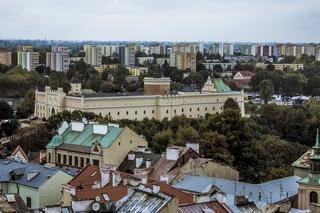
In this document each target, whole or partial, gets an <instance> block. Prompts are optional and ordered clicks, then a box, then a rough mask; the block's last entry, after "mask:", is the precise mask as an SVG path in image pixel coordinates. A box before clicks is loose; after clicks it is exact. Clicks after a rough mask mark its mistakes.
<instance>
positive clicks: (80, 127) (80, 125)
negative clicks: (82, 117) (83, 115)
mask: <svg viewBox="0 0 320 213" xmlns="http://www.w3.org/2000/svg"><path fill="white" fill-rule="evenodd" d="M71 129H72V131H77V132H82V131H83V129H84V123H81V122H71Z"/></svg>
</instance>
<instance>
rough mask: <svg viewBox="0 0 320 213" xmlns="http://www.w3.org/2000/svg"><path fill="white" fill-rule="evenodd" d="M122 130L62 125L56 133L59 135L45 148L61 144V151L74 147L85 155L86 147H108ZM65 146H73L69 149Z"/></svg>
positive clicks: (76, 123) (75, 124)
mask: <svg viewBox="0 0 320 213" xmlns="http://www.w3.org/2000/svg"><path fill="white" fill-rule="evenodd" d="M95 127H98V128H95ZM123 130H124V128H121V127H115V126H107V125H99V124H84V123H78V122H72V123H71V124H68V123H64V124H63V125H62V126H61V127H60V129H59V131H58V132H59V133H60V134H57V135H55V136H54V137H53V138H52V140H51V142H50V143H49V144H48V145H47V148H55V147H58V146H61V145H62V144H63V145H62V146H61V148H63V149H70V148H73V147H74V148H77V149H79V150H80V151H81V152H85V153H86V152H88V148H86V147H91V146H92V145H94V144H100V145H101V146H102V147H103V148H107V147H110V146H111V145H112V144H113V142H114V141H115V140H116V138H117V137H118V136H119V135H120V134H121V133H122V131H123ZM66 144H70V145H71V144H72V145H75V146H72V147H70V146H68V145H66ZM77 145H78V146H77ZM83 146H84V147H83ZM59 148H60V147H59Z"/></svg>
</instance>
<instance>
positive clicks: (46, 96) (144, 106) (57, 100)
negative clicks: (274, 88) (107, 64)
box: [35, 89, 244, 120]
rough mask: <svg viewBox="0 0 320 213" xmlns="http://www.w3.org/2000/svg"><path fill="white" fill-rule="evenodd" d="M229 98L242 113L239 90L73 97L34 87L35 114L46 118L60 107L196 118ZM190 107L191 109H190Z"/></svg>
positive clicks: (132, 116)
mask: <svg viewBox="0 0 320 213" xmlns="http://www.w3.org/2000/svg"><path fill="white" fill-rule="evenodd" d="M228 98H233V99H235V100H236V101H237V102H238V104H239V106H240V109H241V112H242V115H244V102H243V93H242V92H230V93H198V92H188V93H181V94H177V95H169V96H156V95H153V96H143V95H141V96H125V97H123V96H120V97H94V98H92V97H91V98H84V97H74V96H66V94H65V93H63V91H61V90H60V91H59V92H54V91H51V90H49V89H47V91H46V92H39V91H36V104H35V115H36V116H38V117H45V118H49V117H50V116H51V115H52V114H53V109H54V112H55V113H57V112H61V111H63V110H68V111H74V110H83V111H88V112H93V113H96V114H100V113H101V114H102V115H103V116H106V115H109V116H111V117H112V118H113V119H115V120H118V119H131V120H135V119H136V120H142V119H143V118H146V117H147V118H150V119H151V118H155V119H158V120H162V119H163V118H165V117H167V118H168V119H171V118H172V117H174V116H176V115H182V114H184V115H186V117H188V118H198V117H200V116H205V114H206V113H210V114H214V113H216V112H221V111H222V110H223V108H222V107H223V104H224V102H225V101H226V100H227V99H228ZM190 109H191V110H190Z"/></svg>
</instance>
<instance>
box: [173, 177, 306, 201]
mask: <svg viewBox="0 0 320 213" xmlns="http://www.w3.org/2000/svg"><path fill="white" fill-rule="evenodd" d="M299 179H300V177H298V176H289V177H286V178H281V179H276V180H272V181H269V182H265V183H260V184H251V183H245V182H240V181H234V180H227V179H222V178H212V177H205V176H192V175H188V176H185V177H183V178H182V179H181V180H180V181H179V182H178V183H176V184H174V185H173V186H174V187H176V188H178V189H181V190H185V191H190V192H197V193H206V192H208V191H209V189H210V188H211V187H212V186H215V187H216V188H217V189H218V190H219V191H222V192H224V193H226V194H230V195H246V196H247V197H248V198H249V201H263V202H266V203H277V202H279V201H281V200H284V199H287V198H290V197H292V196H295V195H297V194H298V183H297V181H298V180H299Z"/></svg>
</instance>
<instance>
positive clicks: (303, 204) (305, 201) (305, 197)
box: [298, 184, 320, 209]
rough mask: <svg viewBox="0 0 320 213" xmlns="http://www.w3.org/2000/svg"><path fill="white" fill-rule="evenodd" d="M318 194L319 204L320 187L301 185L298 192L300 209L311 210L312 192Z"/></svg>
mask: <svg viewBox="0 0 320 213" xmlns="http://www.w3.org/2000/svg"><path fill="white" fill-rule="evenodd" d="M313 191H314V192H317V193H318V203H320V202H319V200H320V185H307V184H299V190H298V193H299V194H298V207H299V209H309V208H310V206H309V203H310V201H309V197H310V192H313Z"/></svg>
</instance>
